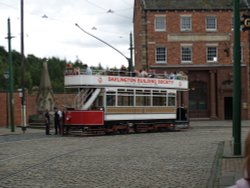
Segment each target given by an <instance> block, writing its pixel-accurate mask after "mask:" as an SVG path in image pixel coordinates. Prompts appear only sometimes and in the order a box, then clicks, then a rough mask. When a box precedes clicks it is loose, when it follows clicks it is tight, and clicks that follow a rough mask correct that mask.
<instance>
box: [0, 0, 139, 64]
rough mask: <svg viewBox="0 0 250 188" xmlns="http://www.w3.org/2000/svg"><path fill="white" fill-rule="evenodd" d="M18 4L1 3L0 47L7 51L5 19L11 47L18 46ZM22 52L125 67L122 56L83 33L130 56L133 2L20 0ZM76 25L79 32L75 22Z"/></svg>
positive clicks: (7, 0) (10, 0)
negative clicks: (22, 26)
mask: <svg viewBox="0 0 250 188" xmlns="http://www.w3.org/2000/svg"><path fill="white" fill-rule="evenodd" d="M20 2H21V1H20V0H0V46H4V47H5V49H6V50H8V41H7V40H6V37H7V20H8V18H10V21H11V35H12V36H13V38H12V40H11V47H12V49H13V50H16V51H18V52H20V51H21V49H20V48H21V47H20V46H21V45H20V39H21V37H20V33H21V29H20V28H21V27H20V22H21V21H20ZM23 2H24V53H25V55H26V56H27V55H28V54H33V55H35V56H37V57H40V58H44V57H45V58H50V57H57V58H60V59H62V60H64V59H66V60H67V61H72V62H75V61H76V60H80V61H82V62H83V63H84V64H88V65H90V66H98V64H101V65H102V66H103V67H104V68H106V67H109V68H112V67H117V68H120V67H121V66H122V65H124V66H128V61H127V60H126V58H125V57H123V56H122V55H121V54H119V53H118V52H117V51H115V50H114V49H112V48H111V47H109V46H107V45H105V44H104V43H102V42H100V41H99V40H97V39H95V38H94V37H91V36H90V35H88V34H86V33H85V32H84V31H87V32H88V33H90V34H92V35H94V36H96V37H98V38H99V39H101V40H103V41H105V42H107V43H108V44H110V45H111V46H113V47H115V48H116V49H117V50H119V51H120V52H121V53H122V54H123V55H125V56H126V57H130V51H129V47H130V46H129V45H130V37H129V35H130V33H131V32H133V4H134V0H74V1H72V0H23ZM76 23H77V24H78V25H79V26H80V27H81V28H82V29H83V30H84V31H82V30H81V29H80V28H79V27H77V26H76V25H75V24H76Z"/></svg>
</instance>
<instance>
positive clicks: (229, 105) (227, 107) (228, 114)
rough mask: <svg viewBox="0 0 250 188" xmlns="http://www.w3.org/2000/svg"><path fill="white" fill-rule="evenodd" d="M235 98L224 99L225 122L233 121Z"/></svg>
mask: <svg viewBox="0 0 250 188" xmlns="http://www.w3.org/2000/svg"><path fill="white" fill-rule="evenodd" d="M232 109H233V98H232V97H224V118H225V120H231V119H232V118H233V112H232Z"/></svg>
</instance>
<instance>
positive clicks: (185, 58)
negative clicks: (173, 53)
mask: <svg viewBox="0 0 250 188" xmlns="http://www.w3.org/2000/svg"><path fill="white" fill-rule="evenodd" d="M191 62H192V46H182V47H181V63H191Z"/></svg>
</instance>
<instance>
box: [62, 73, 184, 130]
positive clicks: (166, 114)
mask: <svg viewBox="0 0 250 188" xmlns="http://www.w3.org/2000/svg"><path fill="white" fill-rule="evenodd" d="M64 84H65V88H71V89H72V88H77V89H78V91H79V92H78V94H77V95H76V97H75V101H74V104H73V105H72V106H71V110H67V111H66V113H65V127H66V128H67V129H69V128H79V127H81V128H83V130H85V129H90V128H94V129H102V130H104V131H108V130H109V131H110V130H116V131H117V130H120V129H125V130H128V129H129V128H130V127H131V125H132V127H138V125H143V126H144V125H147V127H150V128H152V127H154V126H155V124H158V125H160V124H161V125H163V124H165V125H166V126H169V125H171V126H172V125H173V124H174V121H175V120H176V117H177V116H176V109H177V107H176V106H177V102H176V100H177V97H176V96H177V91H178V90H179V91H181V90H187V89H188V81H187V80H183V79H178V80H177V79H176V80H170V79H163V78H142V77H130V76H118V75H116V76H114V75H83V74H81V75H65V83H64ZM72 109H73V110H72ZM90 112H93V113H91V115H89V114H90ZM87 113H88V115H86V114H87ZM95 113H96V116H95V115H94V114H95ZM93 122H94V123H93Z"/></svg>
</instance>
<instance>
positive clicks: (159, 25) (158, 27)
mask: <svg viewBox="0 0 250 188" xmlns="http://www.w3.org/2000/svg"><path fill="white" fill-rule="evenodd" d="M158 19H159V20H158ZM160 19H163V20H160ZM166 28H167V22H166V16H165V15H156V16H155V21H154V29H155V31H156V32H163V31H166Z"/></svg>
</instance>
